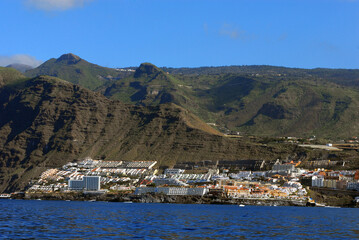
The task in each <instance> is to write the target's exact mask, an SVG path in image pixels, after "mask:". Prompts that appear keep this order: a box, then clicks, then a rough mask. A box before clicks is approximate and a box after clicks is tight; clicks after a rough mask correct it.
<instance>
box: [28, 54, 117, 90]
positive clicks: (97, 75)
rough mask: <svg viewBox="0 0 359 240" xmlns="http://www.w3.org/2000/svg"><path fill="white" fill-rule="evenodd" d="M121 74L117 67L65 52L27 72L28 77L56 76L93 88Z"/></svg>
mask: <svg viewBox="0 0 359 240" xmlns="http://www.w3.org/2000/svg"><path fill="white" fill-rule="evenodd" d="M121 74H122V75H124V73H121V72H118V71H116V70H115V69H112V68H106V67H101V66H98V65H95V64H92V63H89V62H87V61H85V60H84V59H81V58H80V57H78V56H76V55H74V54H71V53H69V54H64V55H62V56H60V57H59V58H58V59H55V58H52V59H50V60H48V61H46V62H45V63H43V64H41V65H40V66H39V67H37V68H35V69H31V70H28V71H26V72H25V75H26V76H28V77H36V76H39V75H49V76H54V77H58V78H61V79H64V80H67V81H69V82H72V83H74V84H78V85H80V86H83V87H85V88H88V89H91V90H94V89H97V88H99V87H101V86H103V85H104V84H107V83H108V82H111V81H113V80H115V79H118V78H121V77H122V75H121Z"/></svg>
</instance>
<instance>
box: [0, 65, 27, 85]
mask: <svg viewBox="0 0 359 240" xmlns="http://www.w3.org/2000/svg"><path fill="white" fill-rule="evenodd" d="M23 78H25V76H24V75H22V74H21V72H19V71H17V70H15V69H13V68H7V67H6V68H5V67H0V88H1V87H2V86H4V85H7V84H11V83H14V82H16V81H18V80H19V79H23Z"/></svg>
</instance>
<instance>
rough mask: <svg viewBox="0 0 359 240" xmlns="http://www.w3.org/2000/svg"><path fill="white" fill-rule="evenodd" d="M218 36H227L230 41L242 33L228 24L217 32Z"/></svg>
mask: <svg viewBox="0 0 359 240" xmlns="http://www.w3.org/2000/svg"><path fill="white" fill-rule="evenodd" d="M219 34H220V35H222V36H228V37H230V38H232V39H237V38H238V37H239V36H240V34H242V32H240V31H239V30H238V28H236V27H234V26H232V25H230V24H223V25H222V28H221V29H220V30H219Z"/></svg>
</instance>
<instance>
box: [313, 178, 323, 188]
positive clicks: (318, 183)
mask: <svg viewBox="0 0 359 240" xmlns="http://www.w3.org/2000/svg"><path fill="white" fill-rule="evenodd" d="M312 187H324V177H323V176H313V177H312Z"/></svg>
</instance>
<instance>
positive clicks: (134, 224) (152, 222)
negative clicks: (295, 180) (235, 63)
mask: <svg viewBox="0 0 359 240" xmlns="http://www.w3.org/2000/svg"><path fill="white" fill-rule="evenodd" d="M0 207H1V213H0V238H1V239H5V238H6V239H18V238H21V239H29V238H34V239H131V238H133V239H357V238H359V209H343V208H341V209H332V208H301V207H261V206H246V207H238V206H234V205H182V204H178V205H177V204H136V203H132V204H128V203H107V202H65V201H24V200H0Z"/></svg>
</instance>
